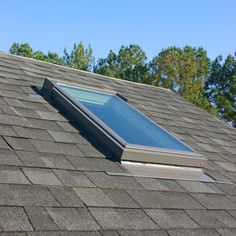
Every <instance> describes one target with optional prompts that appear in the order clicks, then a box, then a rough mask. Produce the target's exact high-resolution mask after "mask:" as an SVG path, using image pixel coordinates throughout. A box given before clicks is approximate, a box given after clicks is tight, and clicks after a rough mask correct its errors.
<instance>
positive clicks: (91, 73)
mask: <svg viewBox="0 0 236 236" xmlns="http://www.w3.org/2000/svg"><path fill="white" fill-rule="evenodd" d="M1 54H3V55H7V56H12V57H18V58H22V59H24V60H31V61H36V62H40V63H43V64H44V63H45V64H49V65H53V66H57V67H62V68H66V69H69V70H73V71H77V72H82V73H84V74H88V75H96V76H101V77H104V78H108V79H112V80H117V81H121V82H124V83H131V84H136V85H139V86H145V87H146V86H147V87H152V88H155V89H162V90H165V91H168V92H173V91H172V90H170V89H168V88H163V87H158V86H154V85H151V84H143V83H138V82H134V81H129V80H124V79H118V78H115V77H111V76H107V75H101V74H96V73H94V72H89V71H84V70H79V69H75V68H72V67H68V66H63V65H58V64H54V63H51V62H47V61H40V60H37V59H34V58H29V57H23V56H19V55H14V54H10V53H7V52H3V51H0V55H1Z"/></svg>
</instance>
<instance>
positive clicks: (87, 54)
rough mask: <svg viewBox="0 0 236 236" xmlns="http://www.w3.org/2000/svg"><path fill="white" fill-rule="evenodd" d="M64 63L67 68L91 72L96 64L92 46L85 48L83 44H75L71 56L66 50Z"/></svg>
mask: <svg viewBox="0 0 236 236" xmlns="http://www.w3.org/2000/svg"><path fill="white" fill-rule="evenodd" d="M63 61H64V65H66V66H69V67H72V68H75V69H79V70H86V71H91V70H92V67H93V64H94V56H93V50H92V48H91V46H90V45H89V46H88V48H85V47H84V45H83V43H82V42H80V43H79V44H74V48H73V50H72V51H71V53H70V54H69V53H68V52H67V50H66V49H64V56H63Z"/></svg>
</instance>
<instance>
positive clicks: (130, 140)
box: [44, 80, 206, 167]
mask: <svg viewBox="0 0 236 236" xmlns="http://www.w3.org/2000/svg"><path fill="white" fill-rule="evenodd" d="M44 89H46V90H47V91H49V92H50V93H51V95H52V99H54V100H55V101H56V102H58V103H59V104H60V105H61V106H62V107H63V108H64V109H66V110H67V111H68V112H70V113H71V114H72V115H73V116H74V118H75V119H77V120H78V122H79V123H80V124H82V125H83V127H85V129H87V130H89V131H90V132H91V133H92V134H93V135H94V136H96V137H97V138H98V139H99V141H101V142H102V143H103V144H104V145H105V146H106V148H108V149H109V150H110V151H112V153H113V155H115V156H116V157H119V158H120V159H121V160H123V161H125V160H128V161H136V162H141V163H158V164H167V165H178V166H193V167H202V166H203V165H204V163H205V161H206V159H205V158H204V156H202V155H201V154H199V153H197V152H195V151H194V150H193V149H191V148H190V147H188V146H187V145H186V144H184V143H183V142H182V141H180V140H179V139H177V138H176V137H174V136H173V135H171V134H170V133H169V132H167V131H166V130H164V129H163V128H161V127H160V126H159V125H157V124H156V123H155V122H153V121H152V120H150V119H149V118H148V117H146V116H145V115H144V114H142V113H141V112H139V111H138V110H136V109H135V108H134V107H133V106H131V105H130V104H129V103H128V102H127V101H125V100H123V99H122V98H121V96H119V95H117V94H116V93H112V92H111V93H110V92H104V91H99V90H96V89H93V88H85V87H80V86H73V85H69V84H62V83H55V82H51V81H49V80H45V83H44Z"/></svg>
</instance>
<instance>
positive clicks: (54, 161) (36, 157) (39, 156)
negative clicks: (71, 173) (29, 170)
mask: <svg viewBox="0 0 236 236" xmlns="http://www.w3.org/2000/svg"><path fill="white" fill-rule="evenodd" d="M16 153H17V155H18V156H19V158H20V160H21V161H22V163H24V165H25V166H32V167H47V168H58V169H69V170H73V169H75V168H74V167H73V166H72V164H71V163H70V162H69V161H68V160H67V159H66V157H65V156H64V155H60V154H50V153H39V152H26V151H16Z"/></svg>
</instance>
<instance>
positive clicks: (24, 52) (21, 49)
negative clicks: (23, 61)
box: [9, 43, 33, 58]
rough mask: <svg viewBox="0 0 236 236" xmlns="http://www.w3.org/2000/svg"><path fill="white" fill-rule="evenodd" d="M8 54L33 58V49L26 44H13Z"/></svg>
mask: <svg viewBox="0 0 236 236" xmlns="http://www.w3.org/2000/svg"><path fill="white" fill-rule="evenodd" d="M9 52H10V53H11V54H15V55H19V56H23V57H30V58H32V57H33V49H32V48H31V47H30V45H29V44H28V43H22V44H19V43H13V44H12V46H11V48H10V50H9Z"/></svg>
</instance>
